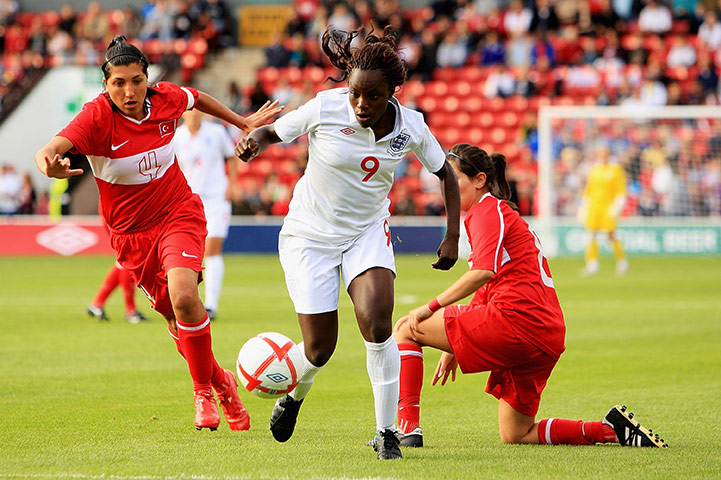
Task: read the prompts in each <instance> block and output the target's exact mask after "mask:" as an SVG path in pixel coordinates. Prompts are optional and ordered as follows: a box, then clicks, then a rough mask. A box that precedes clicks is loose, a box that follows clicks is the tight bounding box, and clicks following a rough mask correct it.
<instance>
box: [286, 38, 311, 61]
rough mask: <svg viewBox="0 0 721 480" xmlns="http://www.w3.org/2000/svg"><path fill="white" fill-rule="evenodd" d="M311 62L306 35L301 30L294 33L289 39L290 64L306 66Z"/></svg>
mask: <svg viewBox="0 0 721 480" xmlns="http://www.w3.org/2000/svg"><path fill="white" fill-rule="evenodd" d="M309 63H310V58H309V52H308V49H307V48H306V44H305V37H303V34H302V33H300V32H297V33H294V34H293V36H291V37H290V40H289V41H288V65H290V66H293V67H298V68H304V67H305V66H307V65H308V64H309Z"/></svg>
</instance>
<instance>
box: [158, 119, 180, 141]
mask: <svg viewBox="0 0 721 480" xmlns="http://www.w3.org/2000/svg"><path fill="white" fill-rule="evenodd" d="M175 122H176V120H168V121H167V122H163V123H161V124H160V125H158V127H159V128H160V138H163V137H164V136H166V135H170V134H171V133H173V132H174V131H175Z"/></svg>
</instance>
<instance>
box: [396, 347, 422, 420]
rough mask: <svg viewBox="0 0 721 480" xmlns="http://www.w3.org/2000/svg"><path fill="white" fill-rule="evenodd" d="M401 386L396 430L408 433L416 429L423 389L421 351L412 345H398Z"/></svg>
mask: <svg viewBox="0 0 721 480" xmlns="http://www.w3.org/2000/svg"><path fill="white" fill-rule="evenodd" d="M398 350H400V354H401V385H400V398H399V400H398V428H399V429H400V430H401V431H402V432H403V433H410V432H412V431H413V430H415V429H416V428H418V423H419V421H420V412H421V405H420V403H421V388H422V387H423V350H422V349H421V347H420V346H419V345H416V344H414V343H399V344H398Z"/></svg>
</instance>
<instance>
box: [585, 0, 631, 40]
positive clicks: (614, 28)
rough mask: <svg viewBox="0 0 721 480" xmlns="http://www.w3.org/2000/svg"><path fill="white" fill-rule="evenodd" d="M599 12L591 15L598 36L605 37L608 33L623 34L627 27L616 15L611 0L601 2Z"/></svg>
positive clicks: (601, 0)
mask: <svg viewBox="0 0 721 480" xmlns="http://www.w3.org/2000/svg"><path fill="white" fill-rule="evenodd" d="M597 3H598V10H597V11H595V12H592V13H591V21H592V22H593V25H594V27H595V30H596V34H597V35H599V36H603V35H605V34H606V32H623V31H624V30H625V26H624V25H623V21H622V20H621V17H620V16H619V15H618V14H617V13H616V11H615V10H614V9H613V6H612V5H611V0H600V1H599V2H597Z"/></svg>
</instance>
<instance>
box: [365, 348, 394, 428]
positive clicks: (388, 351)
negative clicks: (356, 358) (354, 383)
mask: <svg viewBox="0 0 721 480" xmlns="http://www.w3.org/2000/svg"><path fill="white" fill-rule="evenodd" d="M365 344H366V368H367V369H368V377H369V378H370V380H371V386H372V387H373V397H374V399H375V411H376V429H377V430H385V429H393V428H394V427H395V423H396V410H397V409H398V394H399V390H400V375H401V355H400V352H399V351H398V345H397V344H396V341H395V339H394V338H393V335H391V336H390V337H388V339H387V340H386V341H385V342H383V343H371V342H365Z"/></svg>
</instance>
